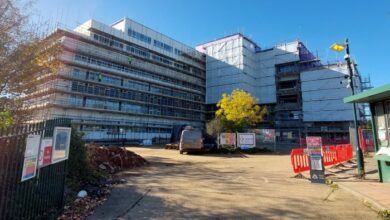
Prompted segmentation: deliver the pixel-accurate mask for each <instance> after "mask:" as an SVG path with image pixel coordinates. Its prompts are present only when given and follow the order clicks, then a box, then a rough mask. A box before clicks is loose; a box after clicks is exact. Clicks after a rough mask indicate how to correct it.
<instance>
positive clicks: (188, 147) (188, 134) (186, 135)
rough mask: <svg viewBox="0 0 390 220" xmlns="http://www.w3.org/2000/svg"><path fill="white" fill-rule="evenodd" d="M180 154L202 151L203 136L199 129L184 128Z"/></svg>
mask: <svg viewBox="0 0 390 220" xmlns="http://www.w3.org/2000/svg"><path fill="white" fill-rule="evenodd" d="M179 150H180V154H183V152H191V151H202V150H203V137H202V132H201V131H199V130H183V131H182V132H181V136H180V145H179Z"/></svg>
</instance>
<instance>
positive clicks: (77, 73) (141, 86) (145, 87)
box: [72, 68, 204, 102]
mask: <svg viewBox="0 0 390 220" xmlns="http://www.w3.org/2000/svg"><path fill="white" fill-rule="evenodd" d="M72 75H73V76H74V77H75V78H78V79H84V80H91V81H97V82H102V83H107V84H110V85H115V86H122V87H126V88H130V89H135V90H142V91H147V92H153V93H158V94H163V95H168V96H173V97H178V98H182V99H187V100H194V101H198V102H203V101H204V97H203V96H201V95H197V94H193V93H187V92H182V91H178V90H174V89H170V88H161V87H158V86H156V85H153V84H150V83H145V82H137V81H134V80H128V79H120V78H117V77H112V76H108V75H105V74H101V73H97V72H93V71H83V70H80V69H77V68H74V69H73V72H72Z"/></svg>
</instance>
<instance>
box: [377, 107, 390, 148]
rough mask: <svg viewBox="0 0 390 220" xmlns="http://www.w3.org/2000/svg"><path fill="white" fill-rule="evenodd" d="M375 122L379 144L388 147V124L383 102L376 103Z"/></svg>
mask: <svg viewBox="0 0 390 220" xmlns="http://www.w3.org/2000/svg"><path fill="white" fill-rule="evenodd" d="M375 114H376V115H375V122H376V132H377V135H378V144H379V146H380V147H386V146H388V144H389V136H388V132H387V130H388V128H387V127H388V125H387V123H386V122H387V121H386V114H385V111H384V108H383V103H382V102H379V103H377V104H376V105H375Z"/></svg>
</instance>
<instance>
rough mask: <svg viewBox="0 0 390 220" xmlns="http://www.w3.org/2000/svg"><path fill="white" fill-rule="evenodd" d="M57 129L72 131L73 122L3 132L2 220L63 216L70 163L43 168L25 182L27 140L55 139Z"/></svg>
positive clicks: (0, 158) (59, 121) (0, 161)
mask: <svg viewBox="0 0 390 220" xmlns="http://www.w3.org/2000/svg"><path fill="white" fill-rule="evenodd" d="M57 126H60V127H70V120H69V119H53V120H47V121H45V122H41V123H36V124H26V125H19V126H14V127H11V128H9V129H6V130H0V152H1V153H0V219H51V218H55V217H56V216H57V215H58V214H59V212H61V210H62V208H63V203H64V200H63V198H64V186H65V175H66V169H67V162H66V161H62V162H59V163H55V164H52V165H49V166H46V167H43V168H40V169H39V170H38V172H37V175H36V177H34V178H32V179H29V180H26V181H24V182H21V176H22V170H23V163H24V153H25V149H26V139H27V136H28V135H29V134H36V135H38V134H39V135H41V137H52V136H53V131H54V127H57Z"/></svg>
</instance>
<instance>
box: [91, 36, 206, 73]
mask: <svg viewBox="0 0 390 220" xmlns="http://www.w3.org/2000/svg"><path fill="white" fill-rule="evenodd" d="M93 38H94V39H95V40H97V41H99V42H100V43H103V44H105V45H109V46H111V47H115V48H117V49H121V50H123V49H124V45H126V47H125V49H126V51H128V52H130V53H132V54H134V55H137V56H140V57H143V58H146V59H152V60H154V61H157V62H159V63H163V64H165V65H169V66H175V67H176V68H179V69H181V70H185V71H188V72H191V68H190V67H189V66H187V65H185V64H179V63H177V62H174V61H173V60H170V59H167V58H164V57H161V56H158V55H155V54H153V55H152V56H151V54H150V52H148V51H146V50H144V49H142V48H139V47H136V46H133V45H128V44H123V43H121V42H119V41H116V40H113V39H110V38H108V37H104V36H101V35H98V34H94V35H93ZM156 42H157V43H156ZM154 43H155V44H157V45H159V46H158V47H160V48H162V49H166V50H173V48H172V47H170V46H169V45H166V44H164V43H162V42H160V41H156V40H154ZM169 48H170V49H169ZM182 53H183V52H182V51H180V50H178V49H175V54H182ZM192 72H193V73H195V74H199V75H200V74H202V71H201V70H200V69H198V68H195V67H193V68H192ZM202 76H204V75H202Z"/></svg>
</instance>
